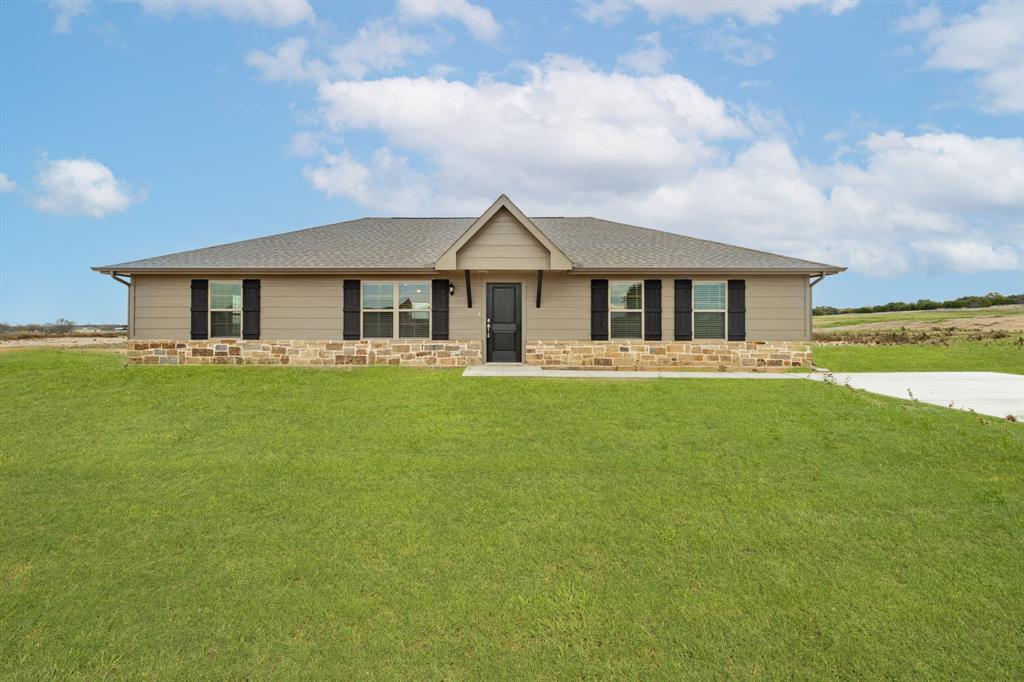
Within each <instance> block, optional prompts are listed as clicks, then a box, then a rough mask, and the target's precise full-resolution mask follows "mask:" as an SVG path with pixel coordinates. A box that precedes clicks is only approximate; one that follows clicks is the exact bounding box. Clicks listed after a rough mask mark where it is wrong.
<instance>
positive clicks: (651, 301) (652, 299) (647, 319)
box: [644, 279, 661, 341]
mask: <svg viewBox="0 0 1024 682" xmlns="http://www.w3.org/2000/svg"><path fill="white" fill-rule="evenodd" d="M644 338H645V339H647V340H648V341H661V280H660V279H645V280H644Z"/></svg>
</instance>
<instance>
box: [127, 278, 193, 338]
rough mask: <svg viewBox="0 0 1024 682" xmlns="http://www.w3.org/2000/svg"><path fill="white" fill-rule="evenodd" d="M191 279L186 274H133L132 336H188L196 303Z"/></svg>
mask: <svg viewBox="0 0 1024 682" xmlns="http://www.w3.org/2000/svg"><path fill="white" fill-rule="evenodd" d="M190 287H191V278H190V277H186V276H182V275H136V276H133V277H132V290H133V291H132V303H133V307H134V314H133V315H132V320H133V324H132V327H133V329H132V332H133V336H132V338H136V339H187V338H188V337H189V328H190V319H191V313H190V308H191V304H192V293H191V289H190Z"/></svg>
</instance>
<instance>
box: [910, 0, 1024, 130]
mask: <svg viewBox="0 0 1024 682" xmlns="http://www.w3.org/2000/svg"><path fill="white" fill-rule="evenodd" d="M899 28H901V29H903V30H917V31H925V40H924V50H925V52H926V53H927V54H928V59H927V62H926V63H927V65H928V66H929V67H930V68H933V69H944V70H949V71H966V72H971V73H974V74H976V78H975V84H976V86H977V88H978V90H979V93H980V95H981V103H980V104H981V107H982V108H983V109H985V110H987V111H990V112H992V113H1020V112H1022V111H1024V5H1022V4H1021V3H1020V2H1016V1H1014V0H1008V1H1007V0H1000V1H997V2H990V3H988V4H986V5H982V6H981V7H979V8H978V9H977V10H976V11H975V12H973V13H972V14H964V15H960V16H956V17H953V19H951V20H950V21H948V22H945V23H943V22H942V19H941V14H940V13H939V12H938V10H936V9H934V8H925V9H923V10H921V11H919V12H918V13H917V14H915V15H911V16H910V17H906V18H904V19H903V20H901V21H900V23H899Z"/></svg>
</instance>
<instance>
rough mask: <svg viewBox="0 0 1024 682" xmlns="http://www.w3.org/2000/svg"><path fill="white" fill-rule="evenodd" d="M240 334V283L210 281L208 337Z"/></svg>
mask: <svg viewBox="0 0 1024 682" xmlns="http://www.w3.org/2000/svg"><path fill="white" fill-rule="evenodd" d="M241 336H242V283H241V282H210V338H211V339H216V338H239V337H241Z"/></svg>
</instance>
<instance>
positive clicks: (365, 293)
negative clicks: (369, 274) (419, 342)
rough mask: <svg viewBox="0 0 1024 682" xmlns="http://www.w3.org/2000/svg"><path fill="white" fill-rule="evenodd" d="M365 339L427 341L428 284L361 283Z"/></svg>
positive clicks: (428, 326)
mask: <svg viewBox="0 0 1024 682" xmlns="http://www.w3.org/2000/svg"><path fill="white" fill-rule="evenodd" d="M360 298H361V301H362V329H363V334H362V336H363V338H364V339H429V338H430V282H429V281H426V282H368V281H365V280H364V281H363V282H362V292H361V297H360Z"/></svg>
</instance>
